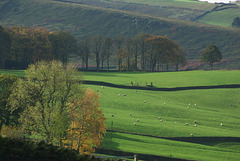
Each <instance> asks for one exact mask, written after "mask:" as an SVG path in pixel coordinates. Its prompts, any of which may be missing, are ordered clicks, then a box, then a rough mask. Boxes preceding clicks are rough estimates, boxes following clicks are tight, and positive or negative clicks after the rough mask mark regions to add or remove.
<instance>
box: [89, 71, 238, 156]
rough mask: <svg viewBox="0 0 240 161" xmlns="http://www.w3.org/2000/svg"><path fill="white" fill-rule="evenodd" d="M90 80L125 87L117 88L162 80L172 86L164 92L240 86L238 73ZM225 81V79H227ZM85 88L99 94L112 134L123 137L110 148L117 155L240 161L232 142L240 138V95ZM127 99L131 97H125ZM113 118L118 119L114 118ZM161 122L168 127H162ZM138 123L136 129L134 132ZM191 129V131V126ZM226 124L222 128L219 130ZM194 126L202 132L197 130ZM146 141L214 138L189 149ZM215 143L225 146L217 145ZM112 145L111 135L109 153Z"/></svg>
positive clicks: (226, 91)
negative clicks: (191, 87)
mask: <svg viewBox="0 0 240 161" xmlns="http://www.w3.org/2000/svg"><path fill="white" fill-rule="evenodd" d="M85 75H86V76H85V78H87V79H89V80H95V81H96V80H99V81H106V82H115V80H114V77H115V78H116V79H118V82H120V83H118V84H130V83H129V80H145V81H147V79H146V78H149V79H148V82H149V81H150V80H153V81H155V83H156V82H157V80H158V82H165V81H167V80H168V82H167V83H166V84H165V85H162V86H165V87H174V86H185V85H187V84H188V85H198V84H199V85H200V84H201V85H213V84H228V83H237V82H239V71H214V72H204V71H193V72H180V73H179V74H178V76H176V73H139V74H138V73H133V74H126V73H125V74H124V73H103V75H104V77H101V74H99V75H98V74H97V73H96V74H95V73H85ZM94 75H95V76H94ZM224 75H225V76H226V77H223V76H224ZM98 77H99V79H98ZM195 77H196V78H195ZM104 78H105V80H104ZM154 78H155V80H154ZM159 78H162V79H159ZM174 78H175V79H176V78H178V79H179V82H182V81H183V80H184V81H183V82H182V83H179V82H178V83H177V82H176V81H174ZM185 78H186V79H185ZM191 78H192V79H191ZM125 80H126V81H125ZM214 82H216V83H214ZM115 83H117V82H115ZM156 84H157V83H156ZM85 86H86V87H89V88H91V89H93V90H99V93H100V96H101V100H100V104H101V107H102V108H103V109H104V114H105V116H106V117H107V127H108V129H110V127H111V122H112V121H113V130H116V131H119V132H124V133H118V132H116V133H115V132H114V133H113V136H112V143H111V148H113V149H117V150H123V151H131V152H138V153H147V154H154V155H163V156H168V157H169V156H172V157H175V158H184V159H191V160H202V161H204V160H209V161H210V160H212V161H213V160H219V158H221V160H238V159H239V153H238V152H239V149H240V142H239V141H238V142H234V141H231V138H232V137H238V138H239V137H240V130H239V129H240V125H239V119H240V116H239V114H240V103H238V101H239V100H240V89H210V90H187V91H178V92H161V91H142V90H137V91H135V90H129V89H118V88H110V87H104V88H101V87H100V86H93V85H85ZM119 94H120V96H119ZM124 94H125V95H126V96H123V95H124ZM144 101H146V102H145V103H144ZM195 104H196V105H195ZM230 104H231V106H230ZM130 113H131V114H132V116H130ZM112 114H113V115H114V117H111V115H112ZM158 117H161V119H162V120H163V121H162V122H160V121H159V119H158ZM137 119H139V122H137ZM194 121H197V123H194ZM134 123H136V124H137V125H136V126H134ZM186 123H188V124H189V125H188V126H186ZM221 123H223V126H221V125H220V124H221ZM195 124H197V127H195V126H194V125H195ZM132 134H139V135H132ZM190 134H193V135H194V136H193V137H192V136H191V135H190ZM141 135H151V136H158V137H167V138H168V137H170V138H171V137H177V138H185V137H186V138H190V140H191V139H192V140H194V139H195V138H206V137H212V139H211V138H210V139H208V140H207V141H206V140H202V141H201V139H200V140H199V141H198V142H197V143H194V141H193V143H189V142H182V141H171V140H166V139H162V138H154V137H148V136H141ZM214 138H215V139H214ZM216 138H221V139H222V140H221V139H220V141H218V140H216ZM109 140H110V132H109V133H107V135H106V137H105V140H104V144H103V146H104V147H105V148H109V145H110V142H109ZM238 140H239V139H238ZM183 141H184V139H183Z"/></svg>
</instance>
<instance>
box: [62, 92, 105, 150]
mask: <svg viewBox="0 0 240 161" xmlns="http://www.w3.org/2000/svg"><path fill="white" fill-rule="evenodd" d="M98 107H99V95H98V94H96V93H95V92H94V91H91V90H90V89H87V90H86V91H85V93H84V96H83V98H82V99H80V98H73V99H72V100H71V101H70V103H69V105H68V109H69V111H70V112H69V113H70V126H69V128H68V130H67V136H66V139H65V140H64V143H65V146H66V147H69V148H71V149H75V150H76V151H78V152H79V153H80V154H83V153H85V154H89V153H90V154H91V153H92V152H94V151H95V149H94V148H93V145H94V146H95V147H98V148H99V147H101V143H102V140H103V135H104V134H105V132H106V125H105V121H106V118H105V117H104V115H103V111H102V110H101V109H99V108H98Z"/></svg>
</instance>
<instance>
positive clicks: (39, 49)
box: [0, 26, 186, 71]
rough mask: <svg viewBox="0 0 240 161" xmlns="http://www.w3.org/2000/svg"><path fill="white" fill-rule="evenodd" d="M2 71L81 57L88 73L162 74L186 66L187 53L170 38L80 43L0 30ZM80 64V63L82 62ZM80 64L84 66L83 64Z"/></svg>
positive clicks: (64, 35) (36, 31)
mask: <svg viewBox="0 0 240 161" xmlns="http://www.w3.org/2000/svg"><path fill="white" fill-rule="evenodd" d="M0 35H1V38H0V41H1V42H2V43H1V45H0V50H1V55H0V57H1V60H2V62H1V63H0V67H1V68H26V67H27V66H28V65H29V64H32V63H35V62H37V61H39V60H60V61H62V62H63V63H67V62H68V59H69V55H77V56H79V58H80V59H81V66H82V67H83V68H85V69H86V70H88V69H89V66H95V67H96V70H100V69H103V68H104V67H107V69H108V70H109V69H110V67H116V68H117V69H118V70H143V71H161V70H168V69H169V67H175V69H176V70H178V67H179V65H185V64H186V58H185V53H184V51H183V49H182V48H181V47H180V46H179V45H178V44H177V43H175V42H174V41H172V40H170V39H169V38H167V37H166V36H156V35H149V34H145V33H141V34H138V35H136V36H134V37H133V38H130V37H123V36H117V37H114V38H110V37H104V36H95V37H85V38H81V39H80V40H76V39H75V38H74V37H73V36H72V35H71V34H70V33H69V32H65V31H55V32H50V31H49V30H47V29H45V28H28V27H16V26H15V27H8V28H3V27H0ZM79 61H80V60H79ZM79 64H80V63H79Z"/></svg>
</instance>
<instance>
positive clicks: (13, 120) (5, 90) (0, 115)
mask: <svg viewBox="0 0 240 161" xmlns="http://www.w3.org/2000/svg"><path fill="white" fill-rule="evenodd" d="M16 80H17V77H16V76H13V75H5V74H1V75H0V111H1V112H0V121H1V123H2V124H5V125H10V124H11V125H14V124H17V122H18V121H17V119H18V114H17V113H18V112H14V113H11V112H10V111H9V108H10V107H9V106H8V105H7V102H8V97H9V95H10V93H11V91H12V88H11V87H12V85H13V84H14V82H15V81H16Z"/></svg>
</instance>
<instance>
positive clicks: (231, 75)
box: [84, 70, 240, 88]
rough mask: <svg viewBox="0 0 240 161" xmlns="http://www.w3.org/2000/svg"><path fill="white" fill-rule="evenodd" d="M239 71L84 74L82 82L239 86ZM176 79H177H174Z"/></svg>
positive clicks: (166, 85)
mask: <svg viewBox="0 0 240 161" xmlns="http://www.w3.org/2000/svg"><path fill="white" fill-rule="evenodd" d="M239 75H240V71H237V70H235V71H234V70H233V71H222V70H220V71H189V72H162V73H146V72H111V73H105V72H103V73H101V72H86V73H84V80H98V81H104V82H109V83H113V84H121V85H127V86H131V81H132V82H133V84H134V85H136V86H137V85H138V86H146V83H147V84H148V85H150V84H151V82H153V86H154V87H165V88H170V87H186V86H210V85H226V84H240V77H239ZM176 78H177V79H176Z"/></svg>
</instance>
